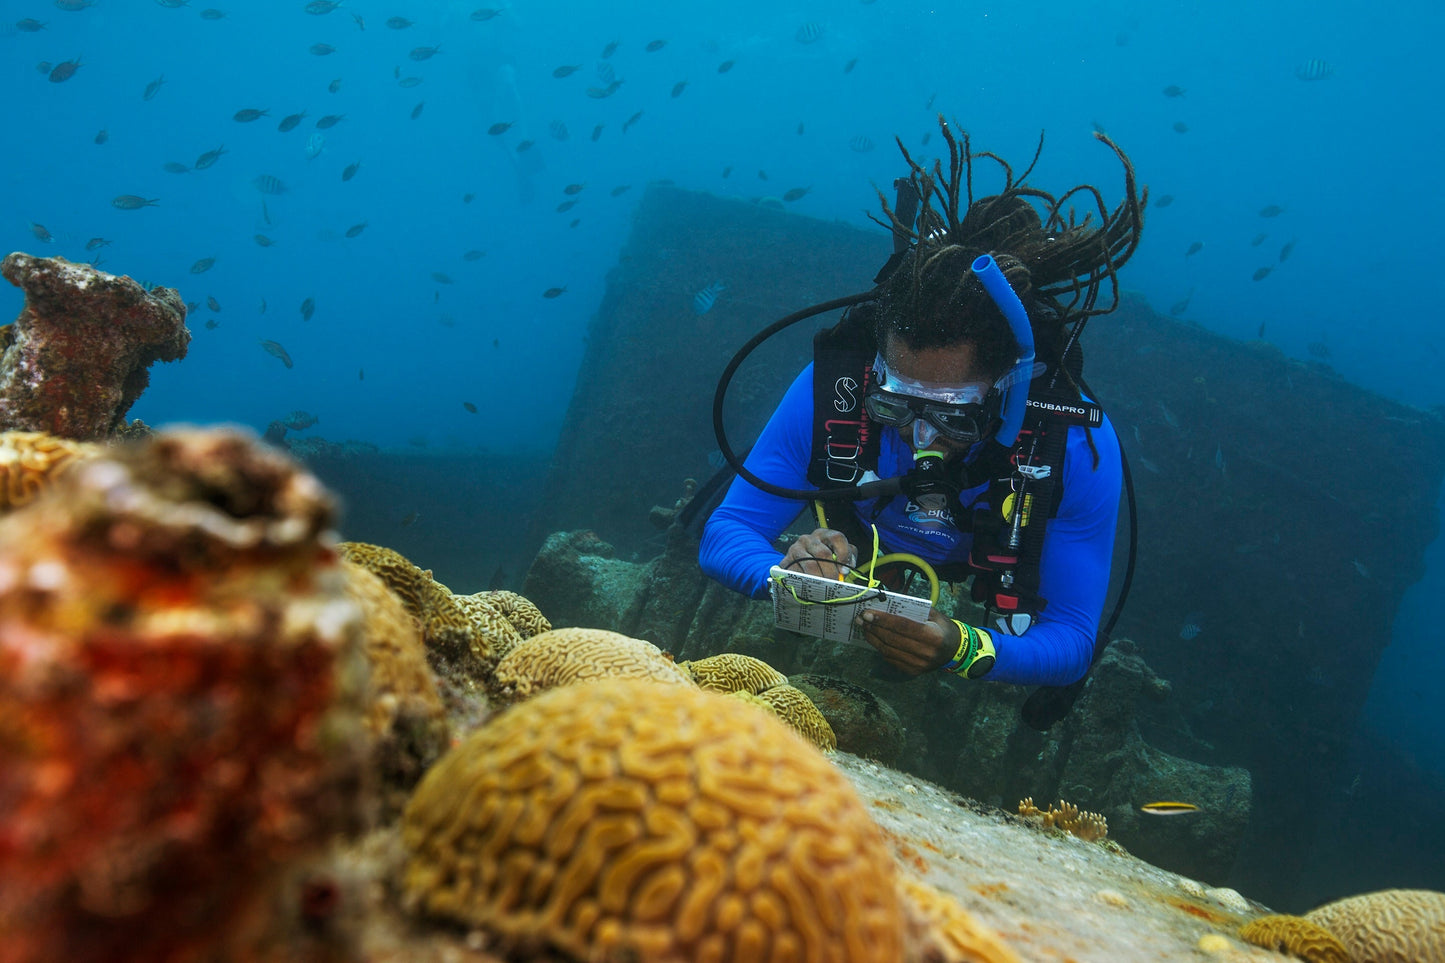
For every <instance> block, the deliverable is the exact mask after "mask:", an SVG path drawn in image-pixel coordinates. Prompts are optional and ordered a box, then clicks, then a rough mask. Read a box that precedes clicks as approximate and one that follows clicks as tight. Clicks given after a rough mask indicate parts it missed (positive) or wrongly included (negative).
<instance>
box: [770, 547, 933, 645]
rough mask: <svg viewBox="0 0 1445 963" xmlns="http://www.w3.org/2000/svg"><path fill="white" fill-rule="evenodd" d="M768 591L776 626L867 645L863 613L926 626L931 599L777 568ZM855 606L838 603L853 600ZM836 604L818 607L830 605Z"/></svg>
mask: <svg viewBox="0 0 1445 963" xmlns="http://www.w3.org/2000/svg"><path fill="white" fill-rule="evenodd" d="M768 590H769V591H770V592H772V595H773V624H775V625H776V626H777V627H778V628H780V629H787V630H788V631H789V632H799V633H802V634H803V635H813V636H817V637H818V638H820V639H829V640H831V641H833V642H850V643H852V644H853V645H862V646H867V647H868V648H872V646H869V645H868V640H867V639H865V638H863V631H862V629H860V628H858V627H857V626H856V625H854V619H856V618H857V616H858V613H859V612H862V611H863V610H864V609H875V610H877V611H880V612H887V613H889V614H890V615H901V616H903V617H904V618H908V619H912V620H913V621H915V622H927V621H928V610H929V608H930V606H929V604H928V599H920V598H914V597H913V596H912V595H902V594H900V593H897V592H888V591H884V590H883V589H870V588H866V587H864V586H862V585H859V584H858V583H856V582H839V581H837V580H836V579H830V578H823V577H822V576H820V575H805V574H804V573H802V572H792V571H788V570H787V569H784V568H779V567H778V566H776V565H774V566H773V568H772V579H771V580H770V581H769V582H768ZM854 596H858V601H856V602H836V601H834V600H836V599H844V598H853V597H854ZM828 602H832V603H833V604H818V603H828Z"/></svg>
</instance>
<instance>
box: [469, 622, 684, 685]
mask: <svg viewBox="0 0 1445 963" xmlns="http://www.w3.org/2000/svg"><path fill="white" fill-rule="evenodd" d="M604 678H617V679H651V680H653V681H655V682H668V683H673V684H675V685H685V686H687V687H688V688H696V685H695V684H694V683H693V681H692V676H690V675H688V674H687V672H686V671H684V670H683V669H681V668H679V667H678V665H677V664H676V663H674V662H673V661H672V660H671V659H669V658H668V657H667V656H666V655H664V654H663V653H662V650H661V649H659V648H658V647H657V646H655V645H653V644H652V643H651V642H647V641H644V640H642V639H634V638H630V637H628V636H626V635H619V634H618V633H616V632H608V631H606V630H605V629H577V628H568V629H553V630H552V631H550V632H543V633H541V634H540V635H534V636H532V637H531V638H530V639H527V640H525V641H524V642H522V643H521V644H519V645H518V646H517V647H516V648H514V649H513V650H512V651H511V652H509V653H507V656H506V658H504V659H502V661H501V662H499V663H497V672H496V687H497V693H498V695H499V696H500V697H501V698H502V699H503V701H519V700H522V699H528V698H531V697H532V696H534V695H536V694H537V693H539V692H545V691H546V690H548V689H555V688H557V687H559V686H566V685H572V684H574V683H577V682H590V681H594V680H597V679H604Z"/></svg>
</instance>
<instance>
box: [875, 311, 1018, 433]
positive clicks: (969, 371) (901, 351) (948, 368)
mask: <svg viewBox="0 0 1445 963" xmlns="http://www.w3.org/2000/svg"><path fill="white" fill-rule="evenodd" d="M977 354H978V352H977V351H976V350H975V348H974V345H973V342H971V341H964V342H960V343H959V344H955V345H950V346H948V347H946V348H922V349H920V350H917V351H915V350H913V349H912V348H910V347H908V345H907V344H905V343H904V342H903V340H902V339H901V338H898V337H896V336H894V335H889V336H888V338H887V341H886V343H885V344H884V348H883V360H884V361H886V362H887V363H888V369H889V370H890V371H895V372H897V373H898V374H900V375H902V376H903V377H905V378H909V379H912V380H914V381H927V382H932V383H934V384H941V385H962V384H967V383H969V382H977V381H983V382H989V383H992V382H993V381H994V379H993V378H991V377H989V376H988V374H987V373H986V372H984V371H982V370H980V369H979V368H978V366H977V363H976V356H977ZM899 434H900V435H901V436H902V437H903V440H904V441H906V442H908V445H909V447H910V448H913V449H914V450H915V451H917V450H919V448H920V446H919V445H918V444H916V443H915V441H914V433H913V431H911V430H909V429H903V430H901V431H900V432H899ZM923 447H926V448H928V449H929V450H931V451H941V452H943V453H944V454H945V455H949V454H953V453H955V452H958V453H962V452H966V451H968V449H969V448H971V447H973V446H972V444H964V443H961V442H956V441H951V440H949V439H948V438H947V437H945V436H944V435H941V434H940V435H938V436H937V437H936V438H934V439H932V440H931V441H929V443H928V444H927V445H926V446H923Z"/></svg>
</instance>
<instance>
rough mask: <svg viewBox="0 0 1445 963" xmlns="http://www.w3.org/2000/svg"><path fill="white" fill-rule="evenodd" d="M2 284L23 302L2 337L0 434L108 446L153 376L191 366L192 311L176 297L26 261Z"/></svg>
mask: <svg viewBox="0 0 1445 963" xmlns="http://www.w3.org/2000/svg"><path fill="white" fill-rule="evenodd" d="M0 274H3V275H4V276H5V278H6V279H7V280H8V281H10V283H11V284H14V285H15V286H17V287H19V288H21V289H23V290H24V292H25V307H24V308H23V309H22V310H21V312H20V315H19V317H17V318H16V319H15V322H14V323H13V324H9V325H6V326H5V327H3V328H0V352H3V353H0V428H6V429H18V430H23V431H44V432H48V433H49V434H52V435H59V436H61V437H64V438H76V439H81V440H97V439H101V438H106V437H108V436H109V435H111V434H112V433H113V432H114V431H115V430H116V429H117V428H119V427H120V426H121V425H122V424H123V419H124V417H125V413H126V412H127V411H129V410H130V407H131V405H133V404H134V403H135V400H136V399H137V398H139V397H140V395H141V392H143V391H144V390H145V388H146V385H147V384H149V383H150V373H149V371H148V370H147V369H149V368H150V366H151V365H152V364H154V363H155V362H157V361H178V360H180V359H181V358H184V357H185V356H186V349H187V347H188V346H189V344H190V341H191V333H190V331H188V330H187V329H186V324H185V318H186V309H185V305H184V304H183V303H182V301H181V297H180V295H179V294H177V293H176V292H175V291H174V290H171V289H170V288H153V289H151V290H150V291H147V290H146V289H145V288H144V287H142V286H141V285H140V284H138V283H136V282H135V281H133V280H131V279H130V278H128V277H118V276H116V275H114V274H107V273H105V272H104V271H99V270H97V269H95V268H93V267H91V266H90V265H88V264H72V263H71V262H69V261H67V260H65V259H64V258H37V257H31V256H30V255H28V254H20V253H15V254H11V255H10V256H8V257H6V258H5V260H4V262H3V263H0Z"/></svg>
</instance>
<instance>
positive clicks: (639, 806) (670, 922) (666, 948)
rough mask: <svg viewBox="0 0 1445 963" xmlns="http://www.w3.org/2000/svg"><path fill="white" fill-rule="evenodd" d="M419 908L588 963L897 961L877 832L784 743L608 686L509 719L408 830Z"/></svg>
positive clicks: (720, 711) (639, 688)
mask: <svg viewBox="0 0 1445 963" xmlns="http://www.w3.org/2000/svg"><path fill="white" fill-rule="evenodd" d="M402 834H403V840H404V843H405V847H406V850H407V854H408V855H407V861H406V864H405V868H404V876H403V888H404V891H405V894H406V898H407V902H408V905H410V906H411V907H412V908H413V909H415V910H419V911H422V912H425V913H427V914H430V915H432V916H435V917H440V918H444V919H447V920H451V921H455V922H457V923H461V924H463V925H466V926H473V927H478V928H480V929H482V930H483V931H484V932H485V933H488V934H490V935H491V936H493V937H496V938H498V939H499V940H500V941H501V942H502V943H503V945H504V947H506V946H517V947H532V948H536V947H545V948H547V949H550V950H553V951H560V952H562V953H565V954H568V955H569V956H570V957H572V958H575V959H579V960H602V959H609V960H610V959H637V960H647V961H649V963H668V961H688V960H748V961H759V963H769V961H783V960H789V961H792V960H817V961H835V963H843V961H875V960H879V961H881V960H900V959H902V958H903V942H904V934H905V931H906V918H905V914H904V910H903V908H902V905H901V903H900V900H899V896H898V892H897V890H896V887H895V884H894V869H893V861H892V857H891V855H890V852H889V849H888V845H887V842H886V840H885V839H884V836H883V833H882V831H881V830H880V829H879V828H878V826H877V825H876V824H874V823H873V821H872V820H871V819H870V818H869V816H868V813H867V809H866V807H865V806H864V804H863V802H862V800H861V799H859V797H858V795H857V793H856V792H855V791H854V790H853V787H852V786H851V785H850V784H849V783H848V781H847V779H846V778H844V777H843V776H842V774H840V773H839V772H838V771H837V770H836V769H834V768H833V766H832V765H831V764H830V763H829V762H828V761H827V759H825V758H824V757H823V756H821V755H820V754H818V753H817V752H815V751H814V750H813V749H812V748H811V747H810V746H808V745H807V744H806V743H805V742H803V741H802V740H801V739H799V738H798V737H797V736H796V735H795V734H794V733H793V732H792V731H790V730H789V729H788V727H787V726H785V725H783V724H782V723H780V722H779V721H778V720H776V719H774V718H771V717H770V716H769V715H768V714H767V713H763V712H758V711H757V710H756V709H754V708H753V707H751V706H745V705H743V704H742V703H741V702H739V701H738V700H736V699H733V698H730V697H727V696H722V695H717V694H714V693H710V692H705V691H703V690H701V689H698V688H696V687H695V686H692V685H687V686H680V685H659V684H657V683H655V682H650V681H647V680H635V679H606V680H602V681H598V682H593V683H589V684H587V685H580V686H573V687H570V688H567V689H559V690H555V691H552V692H547V693H544V694H542V695H539V696H537V697H536V698H534V699H531V700H530V701H528V702H524V703H522V704H520V705H518V706H515V707H513V708H511V709H509V710H507V711H506V712H504V713H502V714H500V715H499V716H497V717H495V718H494V719H493V720H492V721H490V722H489V723H488V724H487V725H485V726H484V727H482V728H481V729H480V730H478V731H476V732H475V733H473V734H472V735H471V736H469V737H468V738H467V739H466V740H464V741H463V742H462V743H461V744H460V745H458V746H457V747H456V748H455V749H453V750H452V751H451V752H450V753H448V754H447V755H446V756H444V757H443V758H442V760H441V761H440V762H438V763H437V764H436V765H435V766H434V767H433V768H432V769H431V771H430V772H428V773H427V774H426V776H425V777H424V778H423V779H422V781H421V784H420V785H419V786H418V787H417V790H416V794H415V795H414V797H413V798H412V801H411V803H410V804H409V805H408V806H407V810H406V814H405V817H404V820H403V833H402Z"/></svg>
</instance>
